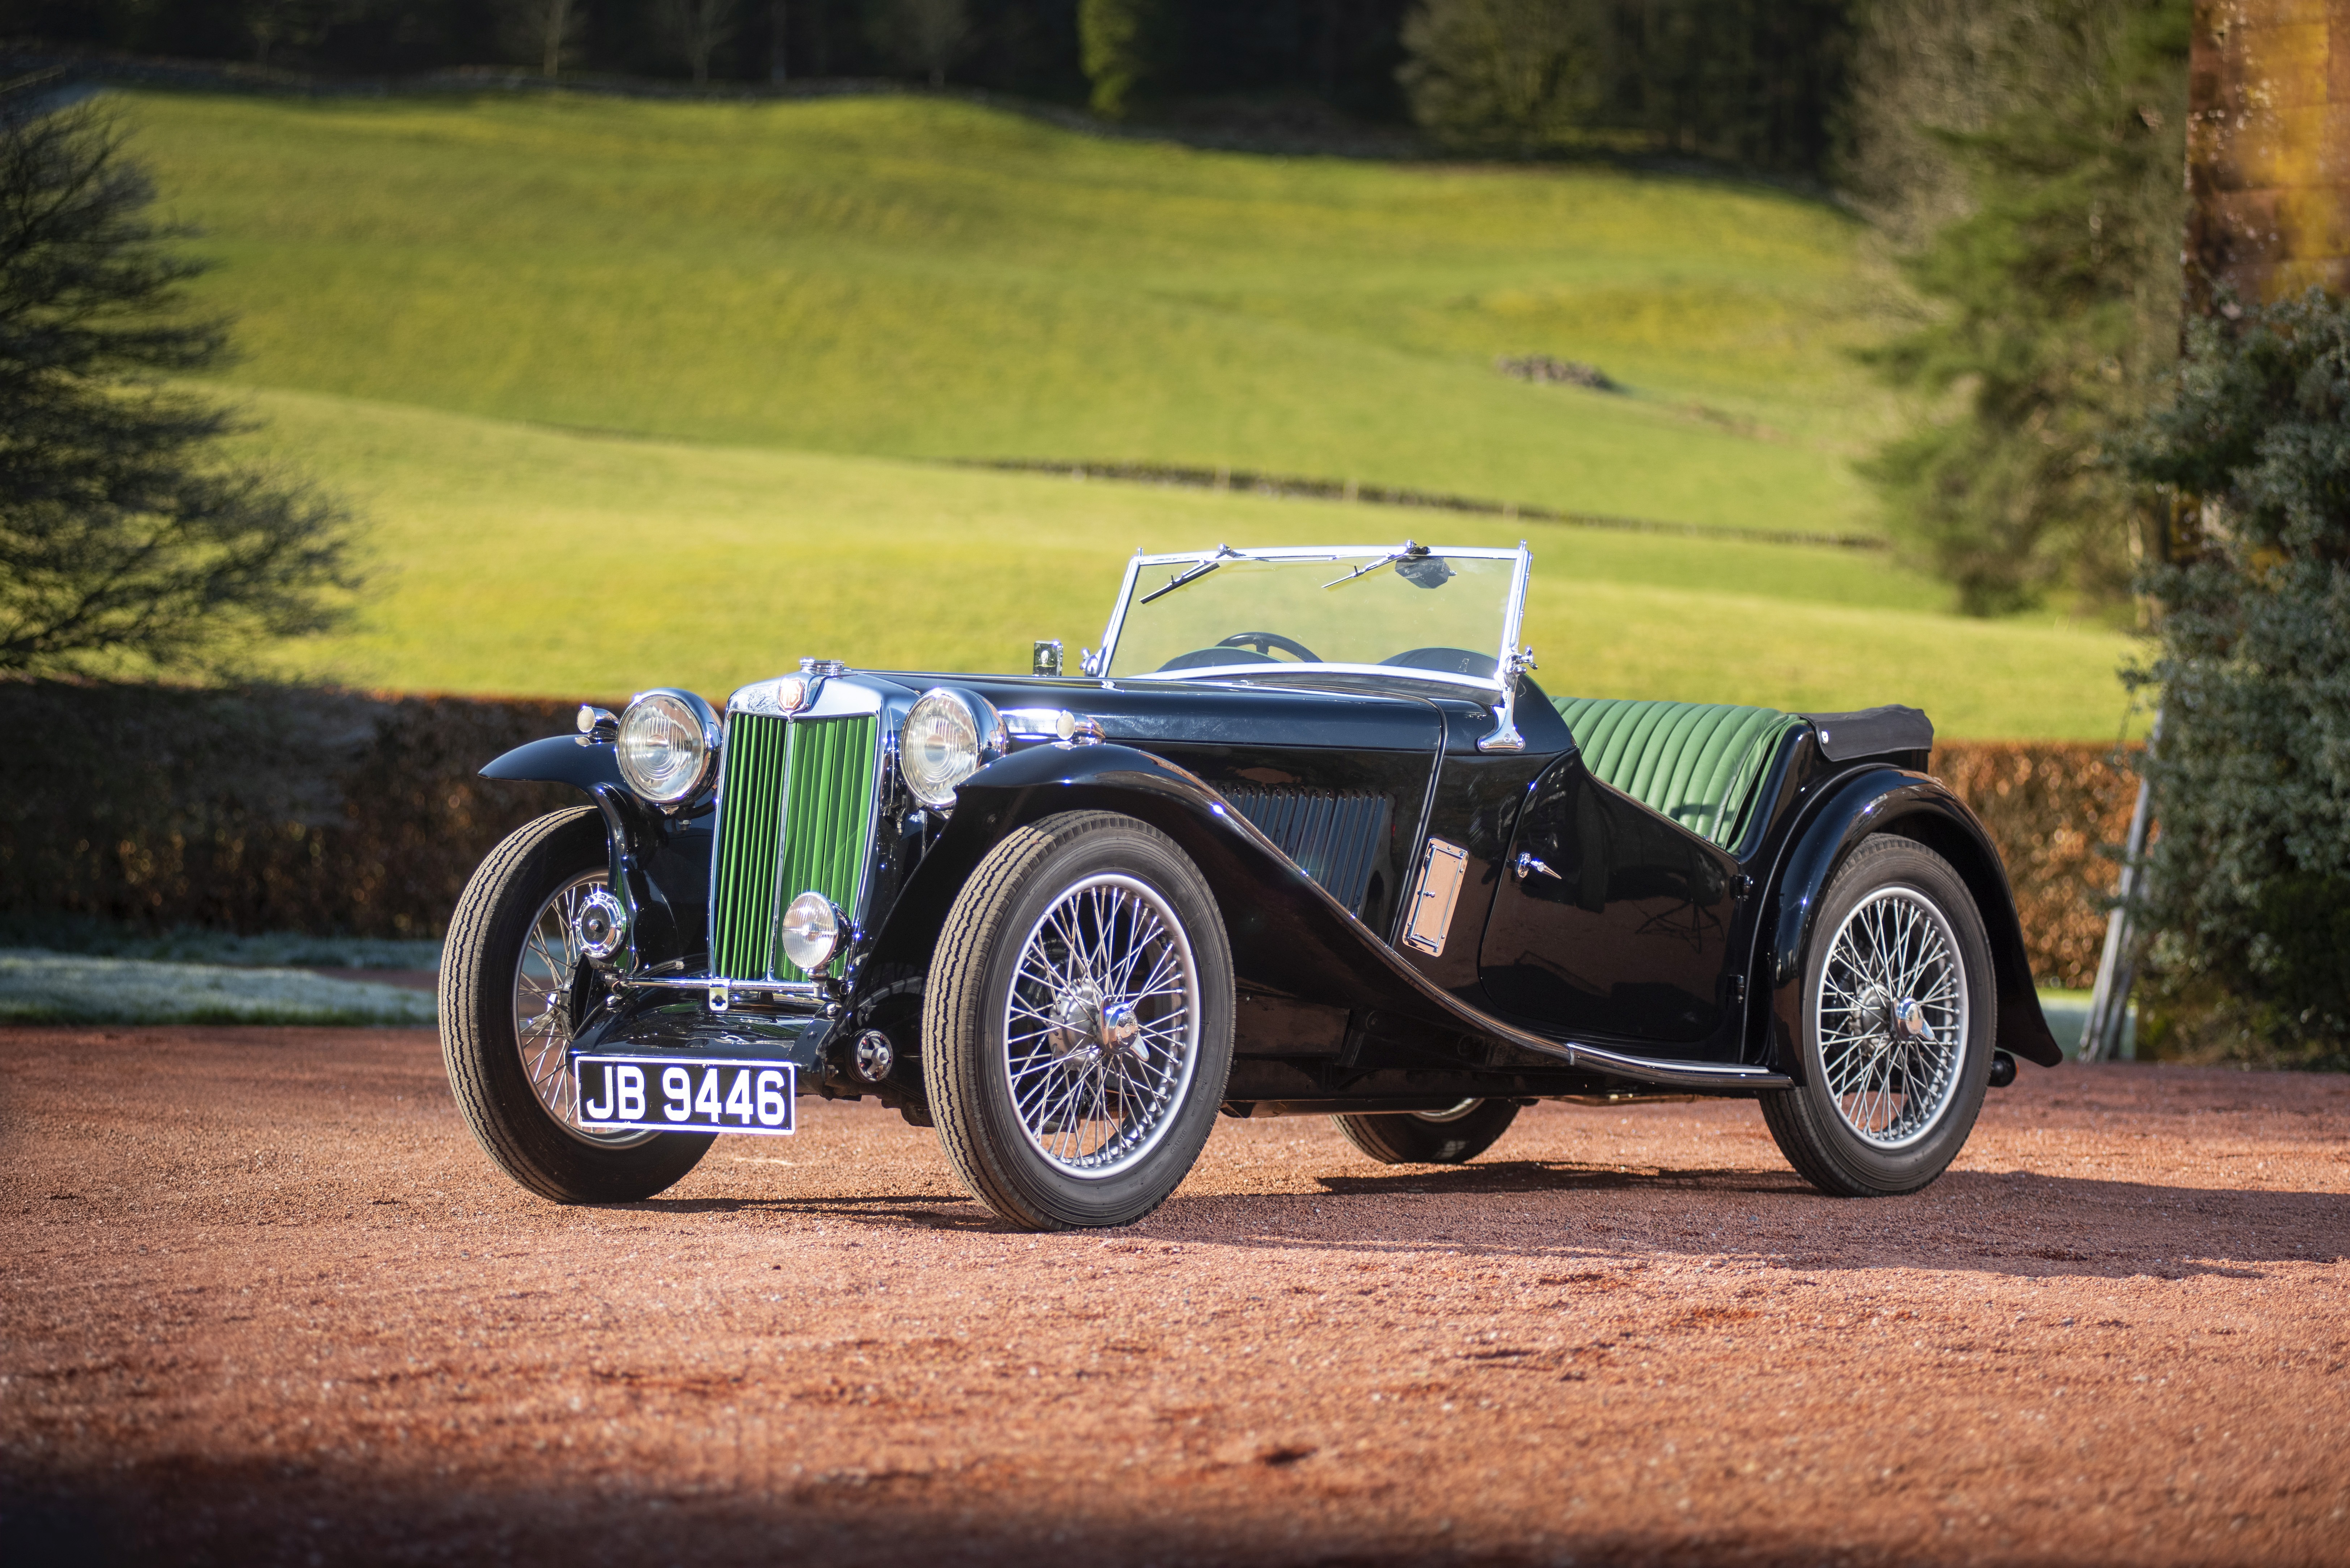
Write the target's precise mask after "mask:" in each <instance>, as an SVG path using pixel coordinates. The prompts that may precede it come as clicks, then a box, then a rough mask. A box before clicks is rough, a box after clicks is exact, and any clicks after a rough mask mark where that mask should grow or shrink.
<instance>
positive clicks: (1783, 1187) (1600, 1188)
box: [1317, 1160, 1811, 1198]
mask: <svg viewBox="0 0 2350 1568" xmlns="http://www.w3.org/2000/svg"><path fill="white" fill-rule="evenodd" d="M1317 1180H1318V1181H1319V1182H1320V1184H1321V1187H1322V1190H1323V1191H1325V1192H1326V1193H1329V1194H1331V1195H1333V1196H1334V1197H1357V1198H1358V1197H1366V1196H1370V1197H1392V1196H1395V1195H1398V1194H1418V1193H1451V1192H1617V1191H1627V1190H1635V1189H1648V1190H1655V1189H1682V1190H1702V1191H1711V1192H1773V1193H1803V1192H1809V1191H1810V1190H1811V1189H1810V1188H1808V1187H1806V1186H1804V1182H1803V1179H1802V1178H1800V1177H1798V1176H1796V1175H1794V1173H1793V1172H1792V1171H1791V1172H1787V1173H1784V1174H1779V1173H1774V1172H1772V1171H1767V1170H1741V1169H1737V1168H1730V1167H1722V1168H1695V1169H1689V1170H1668V1169H1665V1168H1660V1167H1657V1166H1627V1165H1545V1164H1541V1163H1538V1162H1536V1161H1534V1160H1497V1161H1494V1162H1493V1163H1492V1164H1488V1165H1456V1166H1421V1167H1415V1168H1412V1169H1409V1170H1401V1171H1396V1172H1394V1173H1392V1174H1389V1175H1383V1176H1325V1177H1319V1178H1317Z"/></svg>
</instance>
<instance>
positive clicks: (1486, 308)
mask: <svg viewBox="0 0 2350 1568" xmlns="http://www.w3.org/2000/svg"><path fill="white" fill-rule="evenodd" d="M127 108H128V111H129V117H130V123H131V125H132V126H133V127H134V129H135V130H136V132H137V136H136V143H135V144H136V147H137V150H138V151H139V154H140V156H141V157H142V158H143V159H145V160H146V161H148V162H149V163H150V164H151V166H152V167H153V168H154V170H155V171H156V173H157V176H158V178H159V182H160V183H161V187H162V189H163V190H164V192H166V197H167V206H168V207H169V208H170V209H171V210H172V212H174V213H176V214H177V215H178V216H180V217H182V218H183V219H185V220H187V221H189V222H191V223H194V224H195V225H197V226H198V227H199V228H200V229H201V230H202V231H203V236H204V237H203V240H202V242H201V244H200V246H199V248H200V249H201V250H202V251H203V252H204V253H206V254H210V255H212V256H213V257H214V258H215V259H217V260H218V261H220V262H222V263H223V264H224V265H223V266H222V267H221V269H220V270H219V271H218V272H216V273H215V274H214V275H213V276H212V277H211V278H209V279H208V280H207V281H206V282H205V283H204V284H203V296H204V298H205V300H206V302H207V303H210V304H214V305H218V306H225V307H227V308H229V309H232V310H234V311H235V312H236V313H238V315H239V316H240V317H241V318H242V325H241V326H240V327H239V334H238V338H239V343H240V345H241V346H242V348H244V350H245V351H246V353H247V355H248V358H247V361H246V363H245V365H244V368H243V369H241V370H240V371H239V372H238V375H239V376H240V377H241V379H243V380H244V382H245V383H246V384H248V385H252V386H267V387H281V388H295V389H305V390H311V391H320V392H332V393H338V394H342V395H346V396H350V397H357V398H364V399H369V400H380V401H385V402H396V403H408V404H413V405H417V406H421V407H430V408H438V409H442V410H450V411H452V412H458V413H464V414H473V415H483V416H490V417H494V418H499V419H505V420H522V421H541V422H546V423H552V424H557V425H564V426H570V427H578V428H586V429H591V430H598V431H626V432H630V433H636V434H642V435H652V436H669V437H683V438H689V439H693V440H700V441H719V442H724V443H729V444H735V445H742V446H763V447H771V448H791V449H796V450H801V451H809V452H837V453H856V454H866V455H879V456H892V457H921V458H936V457H982V456H984V457H1015V458H1035V457H1042V458H1084V459H1089V460H1145V461H1155V462H1178V463H1190V464H1200V465H1205V466H1213V465H1217V464H1229V465H1232V466H1233V467H1241V468H1253V469H1259V470H1264V471H1270V472H1288V473H1301V474H1308V475H1315V476H1323V477H1329V478H1333V479H1346V478H1350V477H1351V478H1354V479H1357V480H1359V481H1362V482H1364V483H1386V484H1398V485H1404V486H1410V487H1417V488H1420V489H1429V490H1440V491H1451V492H1459V493H1471V494H1478V495H1487V496H1494V497H1499V498H1503V499H1508V500H1514V501H1518V502H1522V503H1527V504H1544V505H1549V506H1556V507H1565V508H1571V509H1581V510H1586V511H1599V512H1617V513H1626V514H1635V515H1641V516H1650V517H1659V518H1666V519H1674V520H1681V521H1690V522H1700V523H1710V524H1746V525H1754V526H1761V527H1769V528H1793V529H1810V530H1817V529H1824V528H1825V529H1845V530H1849V529H1859V528H1867V527H1869V526H1871V525H1872V518H1871V514H1870V509H1869V505H1868V503H1867V501H1866V497H1865V496H1864V495H1863V493H1862V492H1861V490H1860V488H1859V486H1858V485H1857V484H1856V482H1855V481H1854V480H1853V478H1852V477H1851V474H1850V472H1849V471H1848V468H1847V466H1846V457H1847V456H1848V455H1849V454H1850V453H1851V452H1853V451H1855V450H1856V449H1857V448H1858V447H1859V446H1860V445H1863V444H1865V443H1866V440H1867V439H1868V438H1869V437H1870V436H1871V435H1872V434H1873V433H1874V432H1875V431H1878V430H1879V429H1881V428H1882V424H1883V421H1884V419H1885V417H1886V415H1885V404H1884V401H1883V399H1882V397H1881V396H1880V394H1879V393H1877V391H1876V390H1875V389H1872V388H1871V387H1870V385H1869V383H1868V382H1867V380H1866V377H1865V376H1864V375H1863V374H1862V373H1861V372H1860V371H1859V370H1858V369H1856V367H1855V365H1854V364H1853V363H1852V361H1851V359H1850V358H1849V355H1848V353H1847V352H1846V350H1847V349H1848V348H1850V347H1852V346H1854V345H1856V344H1858V343H1861V342H1864V341H1866V340H1868V339H1870V338H1871V337H1874V336H1876V335H1877V333H1878V331H1879V328H1880V324H1881V310H1882V307H1883V297H1884V296H1883V293H1882V289H1881V286H1880V284H1879V283H1878V282H1877V280H1876V279H1875V277H1874V275H1872V274H1870V273H1869V272H1868V271H1867V269H1866V267H1865V266H1864V265H1862V264H1861V262H1860V261H1859V260H1858V259H1857V258H1858V255H1859V253H1860V250H1861V246H1860V244H1859V240H1860V234H1859V231H1858V229H1857V227H1856V225H1855V224H1854V223H1852V222H1851V221H1850V220H1848V219H1847V218H1846V217H1845V216H1843V215H1842V214H1840V213H1836V212H1835V210H1833V209H1832V208H1830V207H1828V206H1826V205H1825V204H1823V203H1820V202H1810V201H1805V200H1800V199H1797V198H1794V197H1792V196H1787V195H1782V194H1777V193H1773V192H1767V191H1761V190H1757V189H1754V188H1751V187H1741V186H1734V185H1727V184H1715V183H1709V182H1701V181H1691V180H1660V179H1653V178H1638V177H1633V176H1628V175H1624V174H1618V173H1614V172H1608V171H1596V170H1573V169H1567V170H1561V169H1555V168H1550V169H1537V168H1494V167H1439V166H1411V165H1407V166H1398V165H1382V164H1377V163H1371V162H1350V161H1338V160H1314V159H1274V158H1262V157H1247V156H1240V155H1232V154H1222V153H1209V152H1200V151H1189V150H1185V149H1180V148H1174V147H1169V146H1162V145H1154V144H1149V143H1142V142H1131V141H1114V140H1098V139H1094V138H1088V137H1085V136H1079V135H1075V134H1071V133H1069V132H1066V131H1062V130H1054V129H1050V128H1047V127H1045V126H1041V125H1038V124H1035V123H1034V122H1031V121H1028V120H1025V119H1021V118H1019V117H1017V116H1014V115H1010V114H1006V113H1002V112H997V111H993V110H987V109H979V108H975V107H972V106H969V105H965V104H961V103H957V102H952V101H945V100H939V99H922V98H915V97H909V98H874V99H837V100H829V101H803V102H792V103H772V104H760V105H746V104H674V103H638V102H627V101H615V100H611V99H587V98H577V99H575V98H569V97H562V96H532V97H526V98H515V97H506V96H499V97H493V98H484V99H479V100H472V101H467V100H461V99H430V100H409V101H403V100H368V99H329V100H324V101H316V102H310V101H298V100H292V99H240V98H224V97H221V98H216V97H180V96H172V95H160V94H137V95H130V96H129V98H128V99H127ZM1530 352H1531V353H1544V354H1550V355H1554V356H1556V357H1559V358H1577V359H1585V360H1590V361H1595V362H1596V363H1598V364H1599V365H1601V366H1602V367H1604V368H1605V369H1607V371H1608V372H1609V373H1610V374H1612V375H1614V376H1615V377H1617V379H1621V380H1623V381H1625V382H1627V383H1628V384H1629V385H1630V386H1631V387H1632V388H1633V389H1635V395H1632V396H1628V397H1627V396H1611V395H1607V394H1603V393H1598V392H1593V391H1586V390H1582V389H1574V388H1567V387H1559V386H1534V385H1528V384H1525V383H1523V382H1519V381H1513V380H1511V379H1506V378H1504V377H1503V376H1502V375H1500V374H1498V373H1497V372H1496V371H1495V369H1493V364H1492V361H1493V359H1494V358H1495V356H1497V355H1501V354H1523V353H1530Z"/></svg>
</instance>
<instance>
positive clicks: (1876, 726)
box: [1796, 703, 1934, 763]
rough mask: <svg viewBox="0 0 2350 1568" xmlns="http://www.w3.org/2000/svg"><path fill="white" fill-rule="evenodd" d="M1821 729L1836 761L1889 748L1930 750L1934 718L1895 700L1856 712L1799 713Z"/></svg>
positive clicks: (1823, 748)
mask: <svg viewBox="0 0 2350 1568" xmlns="http://www.w3.org/2000/svg"><path fill="white" fill-rule="evenodd" d="M1796 717H1797V718H1800V719H1804V720H1808V721H1809V722H1810V723H1811V726H1812V728H1813V729H1814V731H1816V732H1818V735H1819V742H1820V751H1821V752H1822V753H1824V754H1825V756H1826V757H1827V759H1828V761H1830V762H1832V763H1848V762H1850V761H1852V760H1853V759H1854V758H1856V757H1877V756H1883V755H1884V754H1886V753H1888V752H1930V751H1932V750H1933V749H1934V721H1933V720H1931V719H1929V718H1928V717H1926V715H1925V714H1924V713H1923V712H1922V711H1919V710H1918V709H1916V708H1904V707H1902V706H1900V705H1899V704H1898V703H1896V704H1892V705H1889V706H1887V707H1883V708H1863V709H1861V710H1860V711H1858V712H1856V713H1799V714H1797V715H1796Z"/></svg>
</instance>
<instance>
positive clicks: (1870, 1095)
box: [1816, 886, 1969, 1149]
mask: <svg viewBox="0 0 2350 1568" xmlns="http://www.w3.org/2000/svg"><path fill="white" fill-rule="evenodd" d="M1816 1003H1817V1009H1818V1013H1817V1015H1818V1019H1819V1051H1820V1068H1821V1073H1822V1075H1823V1079H1824V1084H1825V1088H1826V1090H1827V1092H1828V1096H1829V1098H1830V1099H1831V1101H1832V1102H1833V1103H1834V1105H1835V1109H1836V1114H1837V1115H1838V1116H1841V1117H1843V1118H1844V1122H1845V1125H1846V1127H1849V1128H1851V1129H1852V1131H1853V1132H1854V1133H1855V1134H1856V1135H1858V1136H1859V1137H1860V1138H1861V1139H1862V1140H1864V1141H1865V1142H1866V1143H1868V1144H1870V1145H1871V1146H1873V1147H1877V1148H1882V1149H1898V1148H1903V1147H1908V1145H1910V1144H1913V1143H1915V1142H1917V1141H1918V1139H1919V1138H1922V1137H1926V1136H1927V1135H1928V1134H1929V1132H1931V1131H1932V1130H1933V1128H1934V1127H1935V1126H1936V1124H1938V1123H1939V1121H1940V1120H1941V1118H1942V1115H1943V1113H1944V1112H1945V1111H1946V1110H1947V1109H1948V1108H1949V1107H1950V1104H1951V1102H1952V1100H1953V1099H1955V1098H1956V1096H1957V1094H1958V1090H1959V1083H1960V1072H1959V1069H1960V1063H1961V1061H1962V1060H1963V1059H1964V1056H1965V1050H1966V1041H1967V1026H1968V1023H1969V1017H1968V1004H1969V997H1968V994H1967V975H1966V970H1965V966H1964V965H1963V964H1962V963H1961V962H1960V956H1959V940H1958V936H1957V933H1956V932H1955V931H1954V930H1953V929H1951V926H1950V919H1949V918H1948V917H1947V916H1946V915H1944V914H1943V912H1942V911H1941V909H1939V907H1937V906H1936V904H1935V903H1934V901H1933V900H1932V899H1931V898H1928V897H1927V896H1926V895H1925V894H1923V893H1921V892H1919V891H1918V889H1916V888H1907V887H1899V886H1895V887H1887V888H1877V889H1876V890H1875V891H1873V892H1871V893H1870V894H1869V895H1868V896H1867V897H1866V898H1863V899H1862V900H1861V901H1860V902H1859V903H1858V904H1857V905H1856V906H1855V907H1854V909H1852V911H1851V912H1850V913H1849V914H1847V915H1846V917H1845V919H1844V922H1843V924H1842V925H1841V926H1839V927H1838V928H1837V929H1836V933H1835V937H1834V939H1833V940H1831V941H1830V943H1829V946H1828V951H1827V961H1826V963H1825V965H1824V966H1823V968H1822V969H1821V971H1820V976H1819V985H1818V992H1817V997H1816Z"/></svg>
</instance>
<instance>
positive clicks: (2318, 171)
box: [2183, 0, 2350, 311]
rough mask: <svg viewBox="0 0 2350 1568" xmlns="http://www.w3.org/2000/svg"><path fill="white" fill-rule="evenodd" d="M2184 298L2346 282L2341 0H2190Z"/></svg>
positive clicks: (2251, 298)
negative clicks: (2192, 21) (2192, 9)
mask: <svg viewBox="0 0 2350 1568" xmlns="http://www.w3.org/2000/svg"><path fill="white" fill-rule="evenodd" d="M2194 26H2195V30H2194V36H2193V40H2192V43H2191V45H2190V52H2189V60H2188V88H2187V102H2188V121H2187V194H2188V202H2189V210H2188V217H2187V251H2186V255H2185V257H2184V258H2183V259H2184V261H2185V263H2186V269H2187V294H2188V304H2189V308H2190V309H2194V310H2199V311H2200V310H2208V309H2210V308H2211V306H2212V303H2213V296H2214V295H2215V293H2216V292H2217V291H2218V290H2220V289H2221V288H2223V287H2224V288H2227V289H2229V290H2230V291H2232V292H2233V293H2234V295H2235V296H2236V297H2237V298H2239V299H2241V300H2243V301H2244V302H2246V303H2247V304H2251V303H2258V302H2263V301H2267V300H2272V299H2276V298H2279V297H2281V296H2285V295H2291V294H2298V293H2300V292H2301V291H2302V290H2303V289H2305V288H2307V287H2309V286H2311V285H2312V284H2314V285H2316V286H2318V287H2320V288H2323V289H2324V290H2325V291H2326V292H2327V293H2329V294H2335V295H2340V294H2350V0H2196V3H2195V24H2194Z"/></svg>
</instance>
